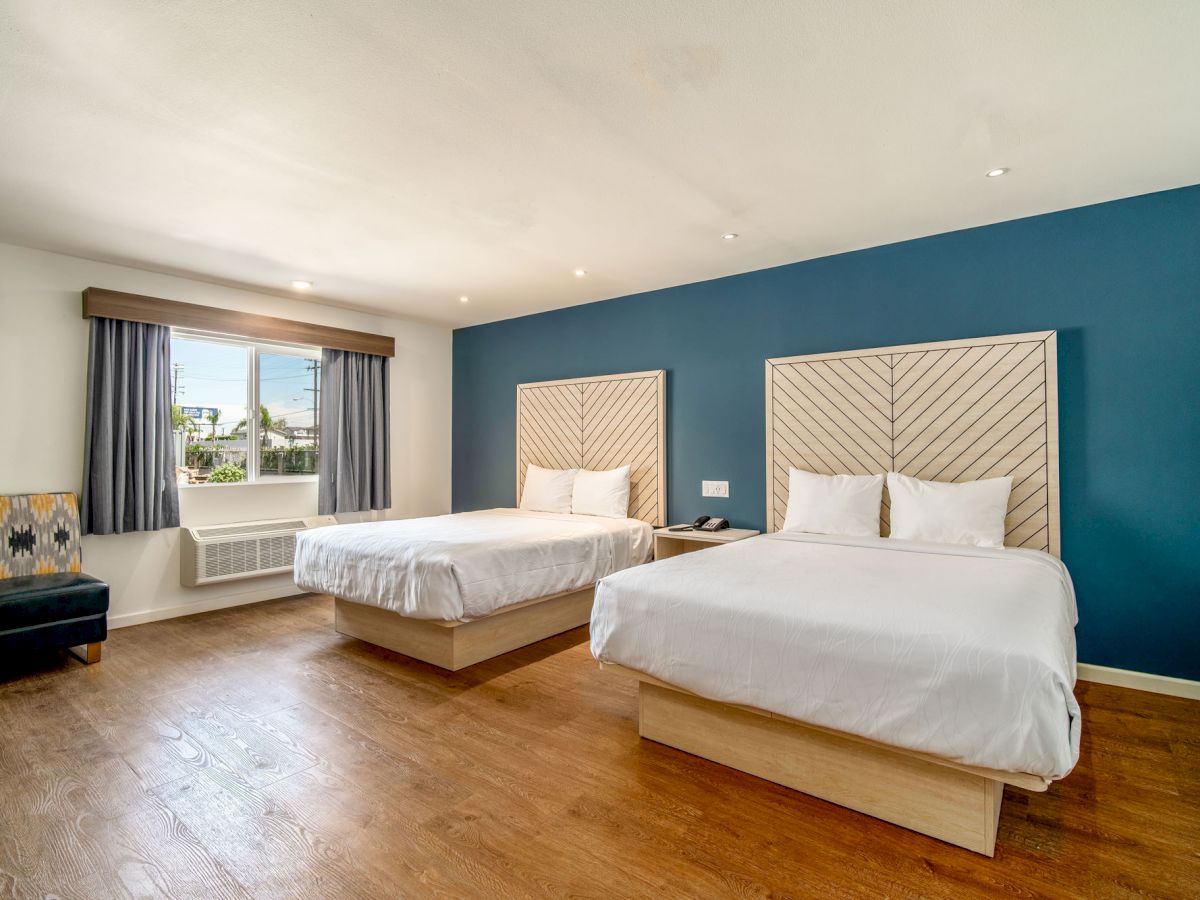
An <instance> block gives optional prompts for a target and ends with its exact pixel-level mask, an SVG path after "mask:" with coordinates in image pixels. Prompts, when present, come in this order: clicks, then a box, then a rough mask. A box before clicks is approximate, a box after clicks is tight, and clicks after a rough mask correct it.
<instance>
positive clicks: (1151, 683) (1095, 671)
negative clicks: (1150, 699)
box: [1076, 663, 1200, 700]
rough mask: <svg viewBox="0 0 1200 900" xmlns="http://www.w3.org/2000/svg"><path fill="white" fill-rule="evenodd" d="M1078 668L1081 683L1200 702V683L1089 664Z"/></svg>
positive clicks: (1082, 664) (1080, 665) (1081, 664)
mask: <svg viewBox="0 0 1200 900" xmlns="http://www.w3.org/2000/svg"><path fill="white" fill-rule="evenodd" d="M1076 668H1077V670H1078V674H1079V678H1080V680H1081V681H1094V682H1096V683H1097V684H1111V685H1113V686H1115V687H1124V688H1133V689H1134V690H1137V691H1150V692H1151V693H1153V694H1170V695H1171V696H1172V697H1186V698H1187V699H1189V700H1200V681H1189V680H1188V679H1186V678H1172V677H1171V676H1169V675H1151V674H1150V673H1148V672H1131V671H1130V670H1129V669H1110V668H1109V667H1108V666H1093V665H1091V664H1089V663H1080V664H1079V665H1078V666H1077V667H1076Z"/></svg>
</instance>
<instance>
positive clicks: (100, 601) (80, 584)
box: [0, 572, 108, 632]
mask: <svg viewBox="0 0 1200 900" xmlns="http://www.w3.org/2000/svg"><path fill="white" fill-rule="evenodd" d="M106 612H108V585H107V584H105V583H104V582H103V581H100V580H99V579H98V578H93V577H92V576H91V575H83V574H80V573H77V572H60V573H55V574H53V575H19V576H17V577H16V578H5V579H0V632H4V631H10V630H12V629H15V628H29V627H31V626H37V625H48V624H51V623H54V622H62V621H65V620H68V619H79V618H83V617H85V616H99V615H103V614H104V613H106Z"/></svg>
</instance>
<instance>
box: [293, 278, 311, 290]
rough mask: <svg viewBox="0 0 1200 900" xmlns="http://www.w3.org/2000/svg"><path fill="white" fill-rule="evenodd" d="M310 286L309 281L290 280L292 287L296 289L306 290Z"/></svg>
mask: <svg viewBox="0 0 1200 900" xmlns="http://www.w3.org/2000/svg"><path fill="white" fill-rule="evenodd" d="M312 286H313V283H312V282H311V281H299V280H297V281H293V282H292V287H294V288H295V289H296V290H298V291H307V290H308V289H309V288H311V287H312Z"/></svg>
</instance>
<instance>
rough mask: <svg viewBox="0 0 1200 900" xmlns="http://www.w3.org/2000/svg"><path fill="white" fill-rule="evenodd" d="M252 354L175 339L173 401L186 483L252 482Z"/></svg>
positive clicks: (180, 474)
mask: <svg viewBox="0 0 1200 900" xmlns="http://www.w3.org/2000/svg"><path fill="white" fill-rule="evenodd" d="M247 360H248V350H247V348H246V347H244V346H238V345H235V344H221V343H216V342H213V341H205V340H198V339H196V338H187V337H180V336H178V335H174V336H172V337H171V368H172V372H171V397H172V400H171V402H172V413H173V419H174V431H175V462H176V477H177V479H178V480H179V481H180V482H181V483H186V484H205V483H217V482H236V481H245V480H246V451H247V444H246V372H247V368H248V367H247Z"/></svg>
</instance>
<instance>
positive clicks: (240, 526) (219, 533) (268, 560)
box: [179, 516, 337, 587]
mask: <svg viewBox="0 0 1200 900" xmlns="http://www.w3.org/2000/svg"><path fill="white" fill-rule="evenodd" d="M336 524H337V520H336V519H335V518H334V517H333V516H312V517H310V518H305V519H275V520H272V521H265V522H232V523H230V524H228V525H217V526H213V527H211V528H181V529H180V535H181V537H180V547H179V581H180V583H181V584H184V585H186V586H188V587H198V586H200V585H203V584H211V583H216V582H223V581H235V580H240V579H242V578H253V577H255V576H257V575H277V574H283V573H284V572H290V571H291V570H292V564H293V561H294V559H295V556H296V534H297V532H300V531H305V530H307V529H309V528H323V527H325V526H328V525H336Z"/></svg>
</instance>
